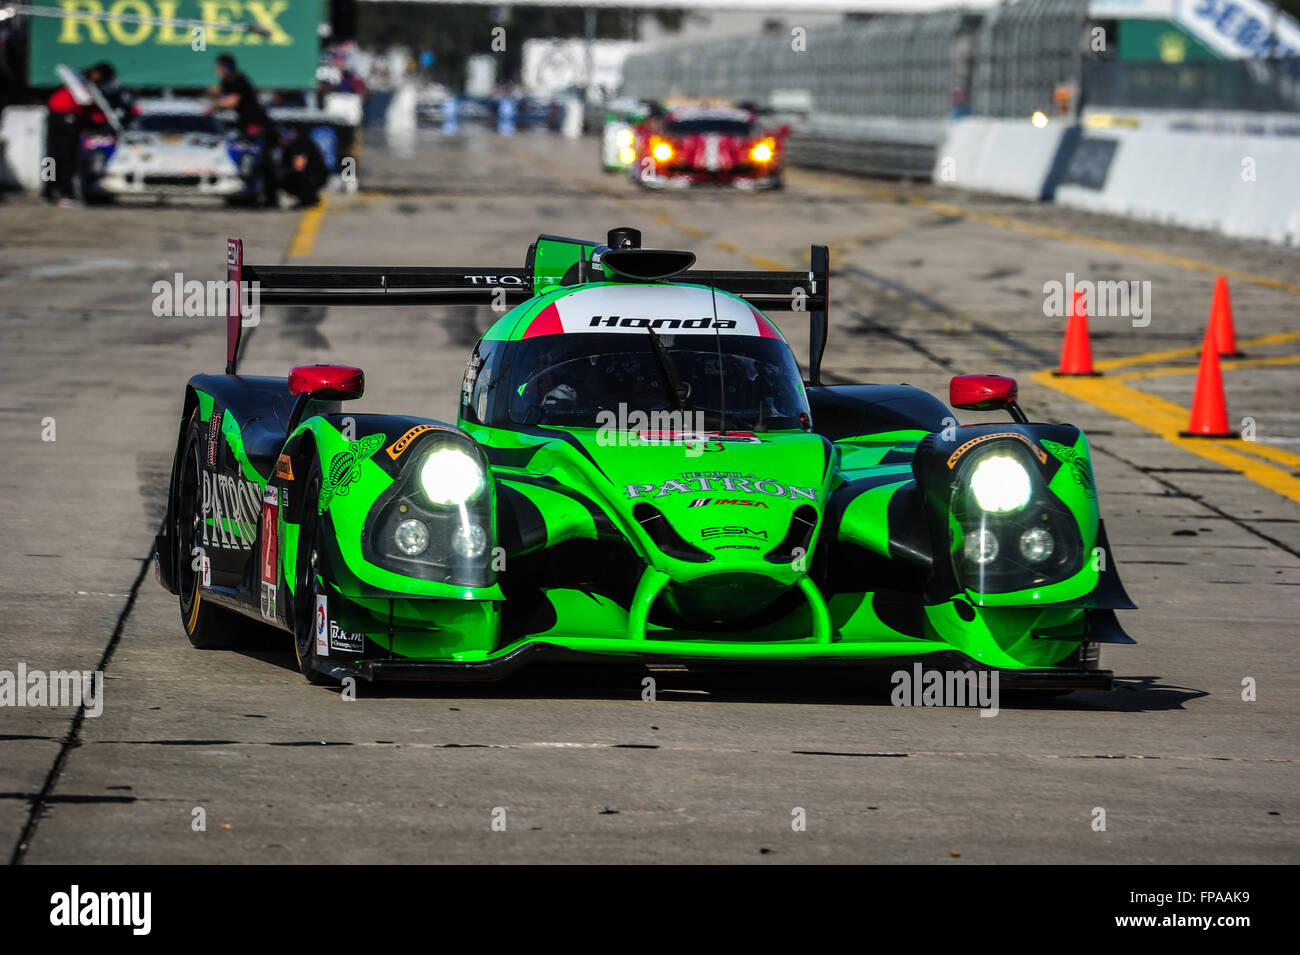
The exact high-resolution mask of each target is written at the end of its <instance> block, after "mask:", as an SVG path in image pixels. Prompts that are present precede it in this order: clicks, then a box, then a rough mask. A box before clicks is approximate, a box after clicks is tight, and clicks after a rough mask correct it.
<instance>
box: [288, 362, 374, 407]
mask: <svg viewBox="0 0 1300 955" xmlns="http://www.w3.org/2000/svg"><path fill="white" fill-rule="evenodd" d="M365 390H366V374H365V372H363V371H362V370H361V369H360V368H354V367H352V366H351V365H298V366H297V367H296V368H294V369H293V370H292V371H290V372H289V393H290V394H291V395H307V396H308V397H309V398H314V399H316V400H318V401H350V400H352V399H353V398H360V397H361V396H362V395H363V394H364V393H365Z"/></svg>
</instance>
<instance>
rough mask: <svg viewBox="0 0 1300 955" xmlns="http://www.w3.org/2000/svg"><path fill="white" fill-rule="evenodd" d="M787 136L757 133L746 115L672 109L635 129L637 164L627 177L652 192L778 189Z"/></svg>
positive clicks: (776, 132)
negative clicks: (705, 187) (703, 186)
mask: <svg viewBox="0 0 1300 955" xmlns="http://www.w3.org/2000/svg"><path fill="white" fill-rule="evenodd" d="M789 133H790V127H788V126H781V127H779V128H777V129H774V130H764V129H762V128H761V127H760V125H759V121H758V117H757V116H755V115H754V114H753V113H752V112H750V111H749V110H747V109H736V108H733V107H699V106H692V107H683V108H679V109H672V110H669V111H668V112H666V113H663V114H661V115H659V116H652V117H650V118H649V119H646V120H645V121H643V122H642V123H640V124H639V125H638V126H637V127H636V138H635V148H636V161H635V162H633V163H632V165H631V167H630V169H629V172H630V173H631V175H632V177H633V178H634V179H635V180H636V181H637V182H639V183H640V184H641V185H642V186H645V187H647V188H651V189H665V188H673V187H676V188H685V187H686V186H690V185H695V184H697V183H714V184H718V185H732V186H735V187H736V188H738V189H779V188H781V184H782V181H781V168H782V159H783V156H784V153H785V140H786V137H787V136H788V135H789Z"/></svg>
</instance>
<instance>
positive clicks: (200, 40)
mask: <svg viewBox="0 0 1300 955" xmlns="http://www.w3.org/2000/svg"><path fill="white" fill-rule="evenodd" d="M37 5H38V6H44V7H50V8H52V9H56V10H62V11H63V13H64V16H62V17H45V16H39V17H33V18H32V20H31V31H32V33H31V60H30V63H31V65H30V73H29V77H28V78H29V80H30V82H31V83H32V84H33V85H37V86H52V85H55V84H56V83H57V82H58V80H57V78H56V77H55V75H54V68H55V66H57V65H58V64H59V63H66V64H67V65H68V66H71V67H74V68H76V69H81V70H84V69H85V68H87V67H88V66H90V65H91V64H92V63H98V62H99V61H101V60H107V61H108V62H110V63H112V64H113V66H114V67H115V68H116V69H117V75H118V79H119V80H121V82H122V83H123V84H125V85H127V86H171V87H187V86H190V87H192V86H209V85H211V84H212V83H214V82H215V81H216V77H215V75H214V74H213V71H212V61H213V59H214V58H215V57H216V56H217V54H218V53H231V54H233V55H234V56H235V59H236V60H237V61H238V63H239V68H240V70H241V71H243V72H244V73H246V74H248V77H249V78H250V79H251V80H252V81H253V82H254V84H256V85H257V86H259V87H305V86H310V85H312V83H313V80H314V77H315V73H316V59H317V55H318V53H319V48H320V41H319V38H318V36H317V32H316V31H317V25H318V24H319V23H320V21H321V17H322V10H323V5H322V2H321V0H46V2H38V3H37ZM172 20H182V21H199V22H202V23H204V24H206V25H205V26H203V27H198V26H195V25H194V24H192V23H172V22H169V21H172ZM158 21H161V22H158ZM245 26H248V27H252V28H253V29H245Z"/></svg>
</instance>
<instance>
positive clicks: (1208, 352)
mask: <svg viewBox="0 0 1300 955" xmlns="http://www.w3.org/2000/svg"><path fill="white" fill-rule="evenodd" d="M1179 434H1180V435H1181V436H1182V437H1184V438H1235V437H1237V436H1238V435H1237V432H1235V431H1233V430H1231V429H1230V428H1229V427H1228V407H1227V404H1226V403H1225V401H1224V397H1223V373H1222V372H1221V371H1220V370H1219V349H1218V347H1217V345H1216V343H1215V341H1214V336H1213V335H1212V334H1211V332H1210V331H1208V330H1207V331H1206V333H1205V340H1204V341H1203V342H1201V367H1200V370H1199V371H1197V373H1196V393H1195V394H1194V395H1193V396H1192V420H1191V422H1190V423H1189V424H1188V425H1187V430H1186V431H1180V432H1179Z"/></svg>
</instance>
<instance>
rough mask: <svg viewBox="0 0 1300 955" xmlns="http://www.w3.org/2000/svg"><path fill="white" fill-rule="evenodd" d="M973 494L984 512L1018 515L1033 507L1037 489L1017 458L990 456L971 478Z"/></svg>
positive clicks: (978, 465) (973, 472)
mask: <svg viewBox="0 0 1300 955" xmlns="http://www.w3.org/2000/svg"><path fill="white" fill-rule="evenodd" d="M970 489H971V493H972V494H974V495H975V503H976V504H978V505H979V506H980V509H981V510H984V511H989V512H990V513H993V514H1003V513H1006V512H1008V511H1018V510H1020V508H1022V507H1024V506H1025V505H1026V504H1028V503H1029V497H1030V495H1031V494H1032V493H1033V487H1032V485H1031V483H1030V480H1029V472H1028V471H1026V470H1025V466H1024V465H1023V464H1021V463H1020V462H1019V461H1017V460H1016V459H1015V458H1013V457H1010V456H1007V455H1001V454H988V455H985V456H984V458H983V459H981V460H980V462H979V463H978V464H976V465H975V470H974V471H972V472H971V476H970Z"/></svg>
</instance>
